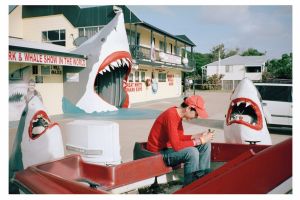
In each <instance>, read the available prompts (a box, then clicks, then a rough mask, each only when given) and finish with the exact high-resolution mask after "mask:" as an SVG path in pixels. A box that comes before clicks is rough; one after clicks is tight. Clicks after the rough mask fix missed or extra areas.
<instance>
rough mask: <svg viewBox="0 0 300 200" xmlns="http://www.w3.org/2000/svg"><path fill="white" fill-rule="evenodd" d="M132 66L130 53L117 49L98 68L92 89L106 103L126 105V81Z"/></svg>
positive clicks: (127, 97) (127, 98)
mask: <svg viewBox="0 0 300 200" xmlns="http://www.w3.org/2000/svg"><path fill="white" fill-rule="evenodd" d="M131 66H132V58H131V55H130V54H129V53H128V52H127V51H118V52H114V53H112V54H111V55H109V56H108V57H107V58H106V59H105V60H104V61H103V63H102V64H101V65H100V67H99V69H98V74H97V76H96V79H95V82H94V91H95V92H96V93H97V94H98V96H99V97H100V98H101V99H103V100H104V101H106V102H107V103H109V104H111V105H114V106H116V107H128V104H129V96H128V94H127V92H126V85H127V84H126V83H127V79H128V76H129V73H130V70H131Z"/></svg>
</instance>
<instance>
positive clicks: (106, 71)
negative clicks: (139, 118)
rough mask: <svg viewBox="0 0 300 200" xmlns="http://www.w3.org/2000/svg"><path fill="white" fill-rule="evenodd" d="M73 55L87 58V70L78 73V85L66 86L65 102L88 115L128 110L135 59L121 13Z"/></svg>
mask: <svg viewBox="0 0 300 200" xmlns="http://www.w3.org/2000/svg"><path fill="white" fill-rule="evenodd" d="M72 52H73V53H79V54H83V55H86V56H87V58H88V59H87V67H86V68H85V69H84V70H82V71H80V72H79V82H78V83H66V84H64V85H65V86H64V90H65V95H64V98H66V99H67V100H68V101H69V102H71V103H72V104H73V105H75V106H76V107H77V108H79V109H81V110H83V111H84V112H86V113H94V112H96V113H97V112H105V111H115V110H117V109H118V108H124V107H125V108H126V107H129V96H128V94H127V91H126V85H127V79H128V76H129V73H130V70H131V66H132V58H131V55H130V51H129V45H128V40H127V34H126V29H125V25H124V16H123V13H122V11H120V10H119V11H117V13H116V15H115V17H114V18H113V19H112V20H111V21H110V22H109V23H108V24H107V25H106V26H104V27H103V28H102V29H101V30H100V31H99V32H98V33H97V34H96V35H94V36H93V37H91V38H90V39H88V40H87V41H86V42H84V43H83V44H81V45H80V46H79V47H78V48H77V49H75V50H74V51H72Z"/></svg>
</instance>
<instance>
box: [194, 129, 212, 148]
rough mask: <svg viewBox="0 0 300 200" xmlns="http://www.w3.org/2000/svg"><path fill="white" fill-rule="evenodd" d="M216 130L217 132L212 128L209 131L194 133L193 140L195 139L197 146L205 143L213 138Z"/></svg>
mask: <svg viewBox="0 0 300 200" xmlns="http://www.w3.org/2000/svg"><path fill="white" fill-rule="evenodd" d="M214 132H215V131H214V130H213V131H211V130H210V129H208V131H207V132H202V133H199V134H196V135H193V136H192V140H194V144H195V145H196V146H197V145H200V144H205V143H207V142H208V141H210V140H213V137H214Z"/></svg>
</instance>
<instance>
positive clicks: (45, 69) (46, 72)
mask: <svg viewBox="0 0 300 200" xmlns="http://www.w3.org/2000/svg"><path fill="white" fill-rule="evenodd" d="M41 74H42V75H50V66H42V67H41Z"/></svg>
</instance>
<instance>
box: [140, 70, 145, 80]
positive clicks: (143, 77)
mask: <svg viewBox="0 0 300 200" xmlns="http://www.w3.org/2000/svg"><path fill="white" fill-rule="evenodd" d="M141 82H145V72H141Z"/></svg>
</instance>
